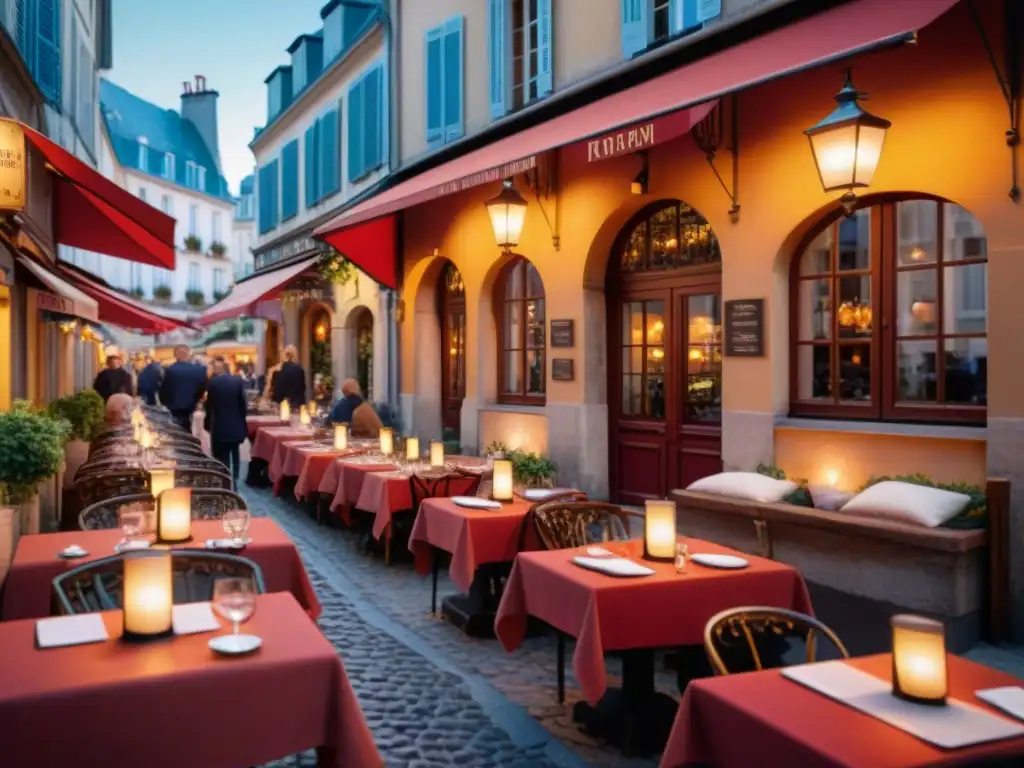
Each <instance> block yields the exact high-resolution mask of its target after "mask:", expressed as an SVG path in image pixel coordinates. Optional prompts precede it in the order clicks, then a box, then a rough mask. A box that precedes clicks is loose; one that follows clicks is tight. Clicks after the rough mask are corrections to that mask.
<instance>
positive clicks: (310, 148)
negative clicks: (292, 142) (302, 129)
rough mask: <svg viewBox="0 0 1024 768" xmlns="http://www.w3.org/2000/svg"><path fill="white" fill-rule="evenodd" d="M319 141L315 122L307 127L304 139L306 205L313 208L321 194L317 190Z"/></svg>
mask: <svg viewBox="0 0 1024 768" xmlns="http://www.w3.org/2000/svg"><path fill="white" fill-rule="evenodd" d="M316 144H317V142H316V123H313V124H312V125H311V126H309V128H307V129H306V136H305V139H304V141H303V147H302V151H303V155H304V158H303V169H304V172H303V176H304V184H303V186H304V187H305V196H306V207H307V208H312V207H313V206H314V205H316V204H317V201H318V200H319V199H320V195H319V194H318V192H317V179H316V177H317V168H318V160H317V145H316Z"/></svg>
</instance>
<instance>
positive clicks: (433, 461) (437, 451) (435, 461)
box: [430, 440, 444, 467]
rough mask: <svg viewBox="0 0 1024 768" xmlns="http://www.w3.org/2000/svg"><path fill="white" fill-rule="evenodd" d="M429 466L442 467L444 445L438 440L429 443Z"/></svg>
mask: <svg viewBox="0 0 1024 768" xmlns="http://www.w3.org/2000/svg"><path fill="white" fill-rule="evenodd" d="M430 466H432V467H443V466H444V443H442V442H441V441H440V440H431V441H430Z"/></svg>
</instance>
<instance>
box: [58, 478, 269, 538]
mask: <svg viewBox="0 0 1024 768" xmlns="http://www.w3.org/2000/svg"><path fill="white" fill-rule="evenodd" d="M129 504H139V505H141V506H142V509H143V512H144V513H145V514H146V515H147V516H148V517H149V520H148V521H147V522H146V524H145V526H144V527H145V530H146V531H147V532H151V531H153V530H154V529H155V528H156V499H155V498H153V497H152V496H151V495H150V494H148V493H136V494H132V495H130V496H117V497H114V498H111V499H105V500H103V501H99V502H96V503H95V504H90V505H89V506H88V507H86V508H85V509H83V510H82V511H81V513H80V514H79V515H78V527H79V528H81V529H82V530H83V531H95V530H104V529H113V528H117V527H118V525H119V523H118V517H117V515H118V512H119V511H120V509H121V508H122V507H124V506H127V505H129ZM231 509H244V510H248V509H249V505H248V504H246V502H245V499H243V498H242V497H241V496H239V495H238V494H237V493H235V492H234V491H225V490H221V489H219V488H194V489H193V490H192V519H193V520H219V519H220V518H221V517H222V516H223V515H224V513H225V512H227V511H228V510H231Z"/></svg>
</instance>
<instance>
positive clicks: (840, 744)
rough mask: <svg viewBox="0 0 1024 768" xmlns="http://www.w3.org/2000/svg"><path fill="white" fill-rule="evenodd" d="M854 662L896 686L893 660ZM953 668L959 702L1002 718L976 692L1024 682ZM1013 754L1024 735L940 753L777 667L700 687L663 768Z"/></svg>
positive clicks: (974, 759) (915, 761)
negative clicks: (784, 673)
mask: <svg viewBox="0 0 1024 768" xmlns="http://www.w3.org/2000/svg"><path fill="white" fill-rule="evenodd" d="M844 663H846V664H849V665H850V666H852V667H855V668H857V669H860V670H861V671H863V672H867V673H869V674H871V675H874V676H875V677H878V678H880V679H882V680H885V681H890V680H892V656H891V655H890V654H880V655H877V656H862V657H860V658H856V659H849V660H847V661H846V662H844ZM948 664H949V684H950V691H949V692H950V696H951V697H952V698H955V699H959V700H961V701H964V702H967V703H969V704H973V705H974V706H976V707H981V708H982V709H987V710H989V711H990V712H994V713H996V714H1001V713H1000V712H999V711H998V710H995V709H993V708H992V707H990V706H989V705H987V704H986V703H985V702H983V701H981V700H980V699H978V698H977V697H976V696H975V695H974V692H975V691H978V690H984V689H986V688H998V687H1001V686H1015V687H1016V686H1020V685H1021V684H1022V681H1021V680H1019V679H1017V678H1015V677H1013V676H1011V675H1008V674H1006V673H1005V672H1000V671H998V670H995V669H992V668H990V667H984V666H982V665H980V664H975V663H974V662H972V661H968V660H967V659H964V658H961V657H959V656H953V655H950V656H949V658H948ZM1003 716H1004V717H1005V715H1003ZM740 734H742V736H741V737H740V738H737V736H738V735H740ZM1010 757H1016V758H1019V759H1020V762H1019V763H1018V764H1020V765H1024V738H1018V739H1006V740H1003V741H994V742H989V743H987V744H978V745H975V746H972V747H964V748H961V749H952V750H944V749H939V748H938V747H934V746H932V745H931V744H928V743H927V742H924V741H921V740H920V739H918V738H916V737H915V736H911V735H910V734H909V733H905V732H904V731H901V730H899V729H897V728H894V727H893V726H891V725H888V724H887V723H883V722H882V721H881V720H878V719H876V718H874V717H871V716H870V715H866V714H864V713H863V712H858V711H857V710H855V709H853V708H851V707H848V706H846V705H845V704H842V703H840V702H838V701H835V700H833V699H830V698H829V697H827V696H824V695H822V694H820V693H818V692H816V691H812V690H811V689H809V688H806V687H804V686H802V685H800V684H799V683H795V682H793V681H792V680H788V679H787V678H785V677H783V676H782V674H781V672H780V671H779V670H777V669H770V670H765V671H763V672H749V673H746V674H737V675H727V676H725V677H710V678H705V679H703V680H695V681H693V682H691V683H690V685H689V686H687V688H686V693H685V694H684V695H683V699H682V702H681V703H680V706H679V714H678V715H677V716H676V722H675V726H673V728H672V735H671V736H670V737H669V740H668V744H667V745H666V747H665V752H664V754H663V756H662V758H661V768H681V767H682V766H701V765H715V766H734V765H735V766H748V765H751V766H753V765H786V766H790V765H792V766H800V768H840V767H842V768H908V767H909V766H945V765H950V766H952V765H965V766H966V765H977V764H979V763H980V762H981V761H983V760H986V759H996V758H1010ZM1006 764H1007V765H1010V764H1011V763H1010V762H1009V761H1008V762H1007V763H1006Z"/></svg>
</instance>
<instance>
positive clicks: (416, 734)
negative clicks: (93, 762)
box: [242, 487, 675, 768]
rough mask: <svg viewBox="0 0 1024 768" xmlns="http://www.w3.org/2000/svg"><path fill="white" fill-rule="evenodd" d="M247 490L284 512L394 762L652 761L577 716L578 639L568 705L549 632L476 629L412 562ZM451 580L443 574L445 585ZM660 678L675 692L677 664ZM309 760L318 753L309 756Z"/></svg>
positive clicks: (280, 516)
mask: <svg viewBox="0 0 1024 768" xmlns="http://www.w3.org/2000/svg"><path fill="white" fill-rule="evenodd" d="M242 493H243V495H244V496H245V497H246V499H247V500H248V502H249V505H250V509H251V512H252V514H253V515H256V516H270V517H272V518H274V519H275V520H277V522H278V523H279V524H280V525H281V526H282V527H283V528H284V529H285V530H286V531H287V532H288V534H289V535H290V536H291V537H292V538H293V539H294V540H295V543H296V544H297V546H298V547H299V550H300V552H301V553H302V556H303V558H304V559H305V561H306V567H307V568H308V569H309V571H310V575H311V577H312V579H313V583H314V586H315V587H316V589H317V592H318V594H319V597H320V601H321V603H322V605H323V616H322V617H321V619H320V625H321V626H322V627H323V629H324V632H325V633H326V635H327V637H328V638H329V639H330V640H331V642H332V643H333V644H334V645H335V647H336V648H337V649H338V651H339V653H340V654H341V656H342V659H343V661H344V663H345V668H346V670H347V672H348V675H349V677H350V678H351V680H352V684H353V687H354V688H355V690H356V693H357V695H358V696H359V700H360V703H361V705H362V707H363V711H364V713H365V715H366V719H367V722H368V724H369V726H370V728H371V730H372V731H373V734H374V738H375V740H376V742H377V745H378V747H379V748H380V751H381V754H382V755H383V756H384V758H385V759H386V761H387V764H388V766H403V767H404V766H408V768H432V767H434V766H448V765H452V766H456V765H458V766H481V767H484V768H486V767H489V766H501V767H502V768H505V767H506V766H508V767H513V766H522V767H523V768H526V766H530V768H545V767H546V766H566V767H567V768H569V767H573V768H574V767H575V766H588V765H590V766H608V767H609V768H610V767H611V766H616V767H618V766H622V767H623V768H641V767H643V768H648V767H650V766H654V765H656V761H654V760H639V759H629V758H626V757H624V756H623V755H622V754H621V753H620V752H618V751H617V750H614V749H612V748H610V747H607V746H605V745H603V744H602V743H601V742H600V741H598V740H596V739H592V738H590V737H588V736H587V735H585V734H583V733H581V732H580V730H579V728H578V727H577V726H576V725H575V724H574V723H573V722H572V717H571V711H572V704H573V703H574V702H575V701H578V700H579V699H580V693H579V690H578V688H577V687H576V683H575V681H574V680H573V677H572V667H571V664H570V661H569V660H570V659H571V654H572V648H571V646H570V647H569V649H568V651H567V656H566V659H567V663H566V703H565V705H564V706H563V705H559V704H558V702H557V698H556V688H555V681H556V664H555V640H554V637H553V636H541V637H534V638H529V639H527V640H526V641H525V642H524V643H523V645H522V646H521V647H520V648H519V649H518V650H517V651H516V652H515V653H511V654H510V653H506V652H505V651H504V649H503V648H502V647H501V645H500V644H499V643H498V642H497V641H496V640H489V641H485V640H474V639H472V638H469V637H467V636H466V635H464V634H463V633H462V632H460V631H459V630H458V629H456V628H455V627H453V626H451V625H450V624H448V623H447V622H444V621H442V620H440V619H437V618H434V617H433V616H431V614H430V610H429V608H430V579H429V578H426V579H424V578H421V577H419V576H418V575H417V574H416V573H415V571H414V570H413V568H412V565H411V564H407V563H399V564H392V565H390V566H385V564H384V562H383V559H382V558H375V557H372V556H370V555H366V554H363V553H362V552H361V550H360V547H359V537H358V536H357V535H356V534H355V533H353V532H349V531H345V530H339V529H337V528H333V527H328V526H317V525H316V523H315V522H314V521H313V520H312V519H310V518H309V516H308V515H307V514H306V512H305V510H304V508H303V507H301V506H299V505H298V504H296V503H295V502H292V501H290V500H285V499H278V498H274V497H273V496H272V495H271V494H270V492H269V491H265V490H255V489H252V488H248V487H244V488H243V490H242ZM455 591H456V590H455V588H454V587H453V586H451V585H450V584H449V583H448V582H447V578H446V575H443V576H442V578H441V580H440V584H439V588H438V594H439V596H444V595H447V594H450V593H452V592H455ZM608 662H609V668H610V670H611V671H615V666H614V665H615V661H614V660H613V659H611V658H609V660H608ZM658 685H659V689H660V690H663V691H665V692H667V693H673V692H674V691H675V677H674V674H666V675H665V676H664V679H662V680H659V684H658ZM307 764H308V765H313V756H312V753H308V754H307V755H304V756H303V757H302V762H301V765H303V766H306V765H307ZM273 765H274V768H278V767H279V766H280V768H284V767H285V766H294V765H295V762H294V760H282V761H278V762H277V763H274V764H273Z"/></svg>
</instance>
